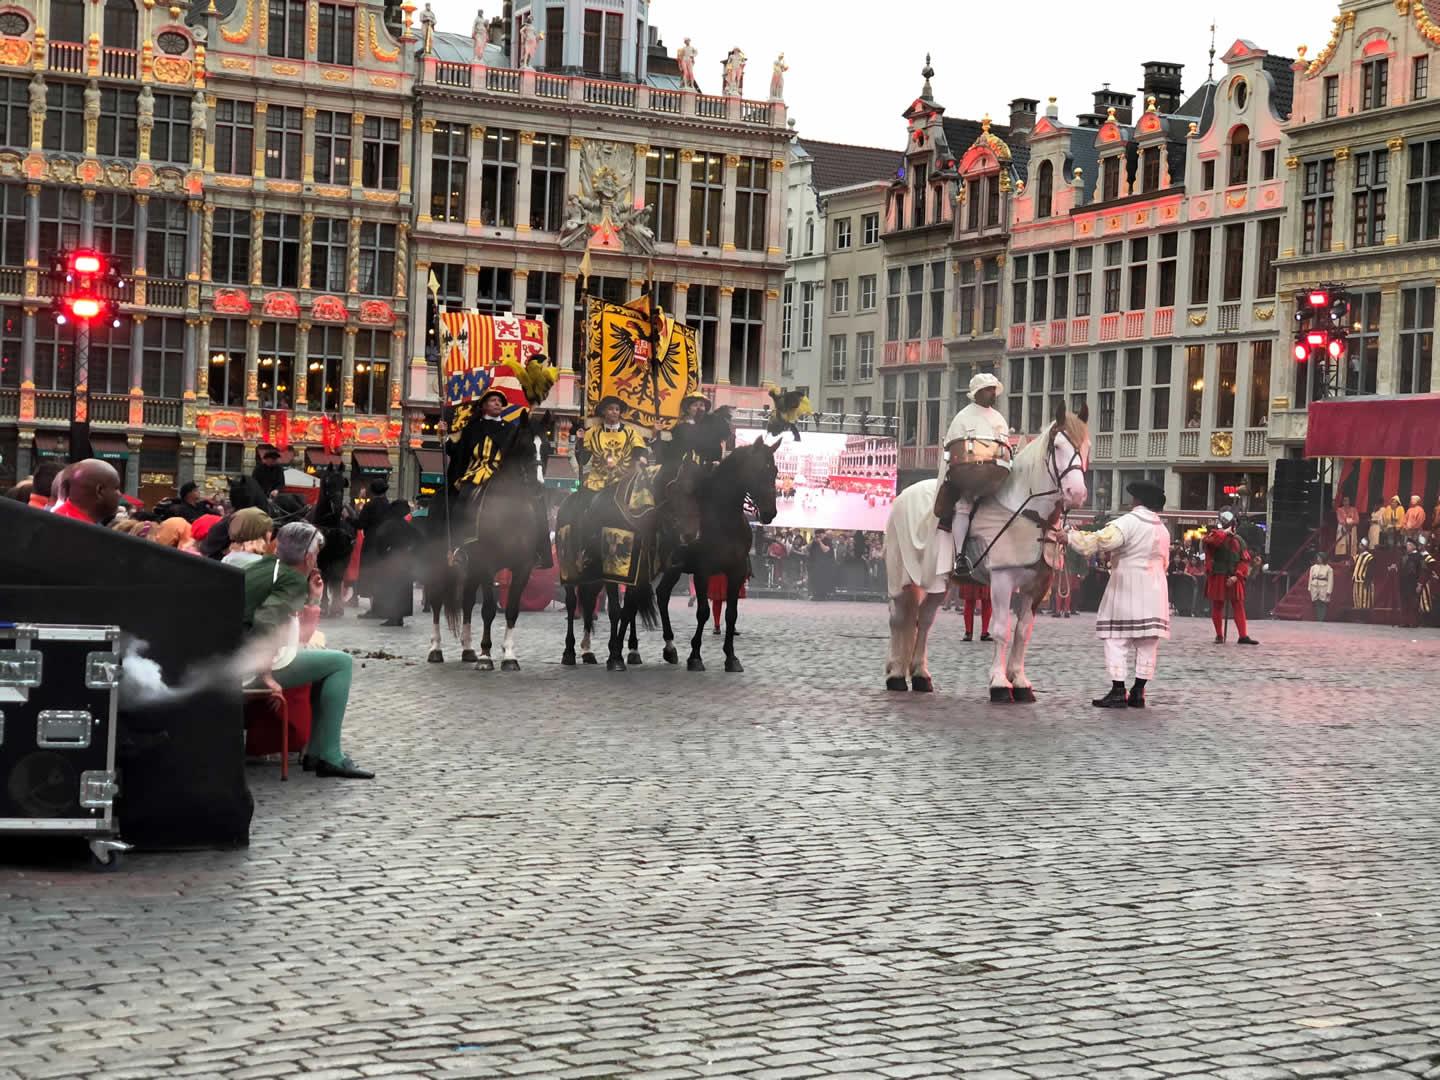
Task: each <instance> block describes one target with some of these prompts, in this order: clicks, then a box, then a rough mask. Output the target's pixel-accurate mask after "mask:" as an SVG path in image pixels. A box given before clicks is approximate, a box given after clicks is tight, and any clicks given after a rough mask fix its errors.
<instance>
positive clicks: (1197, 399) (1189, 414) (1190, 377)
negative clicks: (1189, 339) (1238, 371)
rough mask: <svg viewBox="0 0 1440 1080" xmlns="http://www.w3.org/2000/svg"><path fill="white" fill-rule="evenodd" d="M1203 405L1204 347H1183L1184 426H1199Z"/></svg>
mask: <svg viewBox="0 0 1440 1080" xmlns="http://www.w3.org/2000/svg"><path fill="white" fill-rule="evenodd" d="M1204 404H1205V346H1204V345H1187V346H1185V426H1186V427H1187V428H1198V427H1199V426H1200V415H1201V413H1200V410H1201V409H1202V408H1203V407H1204Z"/></svg>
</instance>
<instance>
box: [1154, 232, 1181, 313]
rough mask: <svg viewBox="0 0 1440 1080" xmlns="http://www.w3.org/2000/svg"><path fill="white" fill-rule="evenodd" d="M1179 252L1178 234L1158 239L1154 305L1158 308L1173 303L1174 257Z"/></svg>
mask: <svg viewBox="0 0 1440 1080" xmlns="http://www.w3.org/2000/svg"><path fill="white" fill-rule="evenodd" d="M1179 251H1180V234H1179V233H1176V232H1168V233H1163V234H1162V235H1161V237H1160V262H1159V270H1160V281H1159V283H1158V286H1159V287H1158V289H1157V290H1156V295H1155V303H1156V304H1157V305H1159V306H1160V307H1172V306H1174V303H1175V276H1176V268H1175V257H1176V255H1178V254H1179Z"/></svg>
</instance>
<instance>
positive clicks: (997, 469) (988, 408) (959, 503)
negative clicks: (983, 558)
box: [935, 371, 1014, 571]
mask: <svg viewBox="0 0 1440 1080" xmlns="http://www.w3.org/2000/svg"><path fill="white" fill-rule="evenodd" d="M1004 391H1005V388H1004V387H1003V386H1001V385H1000V380H999V379H997V378H996V377H995V376H994V375H991V374H990V373H989V372H983V371H982V372H980V373H979V374H977V375H976V376H975V377H974V378H972V379H971V380H970V404H969V405H966V406H965V408H963V409H961V410H960V411H959V412H958V413H957V414H956V415H955V419H953V420H951V421H950V427H949V429H947V430H946V432H945V453H944V455H942V460H941V462H940V487H939V489H938V490H937V491H936V493H935V516H936V517H937V518H939V519H940V528H941V529H942V530H943V531H945V532H948V533H950V535H951V537H952V538H953V540H954V545H955V549H954V554H955V555H956V556H959V555H962V554H963V553H964V551H965V537H966V535H967V534H968V533H969V531H970V510H971V508H972V507H973V506H974V502H975V500H976V499H978V498H980V497H981V496H984V495H993V494H994V493H995V492H996V491H997V490H998V489H999V487H1000V485H1001V484H1003V483H1004V482H1005V480H1006V478H1007V477H1008V476H1009V475H1010V462H1011V458H1012V457H1013V454H1014V448H1013V445H1012V443H1011V439H1010V425H1009V424H1008V423H1007V422H1006V421H1005V417H1004V416H1002V415H1001V414H1000V411H999V410H998V409H996V408H995V400H996V398H998V397H999V396H1000V395H1001V394H1002V393H1004ZM941 552H942V559H943V560H944V561H945V562H946V563H947V565H945V566H942V567H939V568H938V569H940V570H942V571H949V570H950V566H949V565H948V563H949V552H947V551H946V550H945V547H944V545H943V544H942V545H941Z"/></svg>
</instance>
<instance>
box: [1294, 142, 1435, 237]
mask: <svg viewBox="0 0 1440 1080" xmlns="http://www.w3.org/2000/svg"><path fill="white" fill-rule="evenodd" d="M1437 210H1440V207H1437ZM1300 219H1301V233H1300V253H1301V254H1302V255H1313V254H1315V253H1316V252H1319V251H1329V250H1330V240H1331V236H1332V234H1333V231H1334V227H1335V162H1334V160H1333V159H1326V160H1324V161H1307V162H1306V163H1305V186H1304V188H1303V189H1302V197H1301V199H1300Z"/></svg>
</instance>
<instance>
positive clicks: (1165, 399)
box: [1150, 345, 1172, 431]
mask: <svg viewBox="0 0 1440 1080" xmlns="http://www.w3.org/2000/svg"><path fill="white" fill-rule="evenodd" d="M1171 353H1172V349H1171V347H1170V346H1169V345H1157V346H1155V379H1154V382H1153V385H1152V387H1151V390H1150V430H1151V431H1168V430H1170V361H1171Z"/></svg>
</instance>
